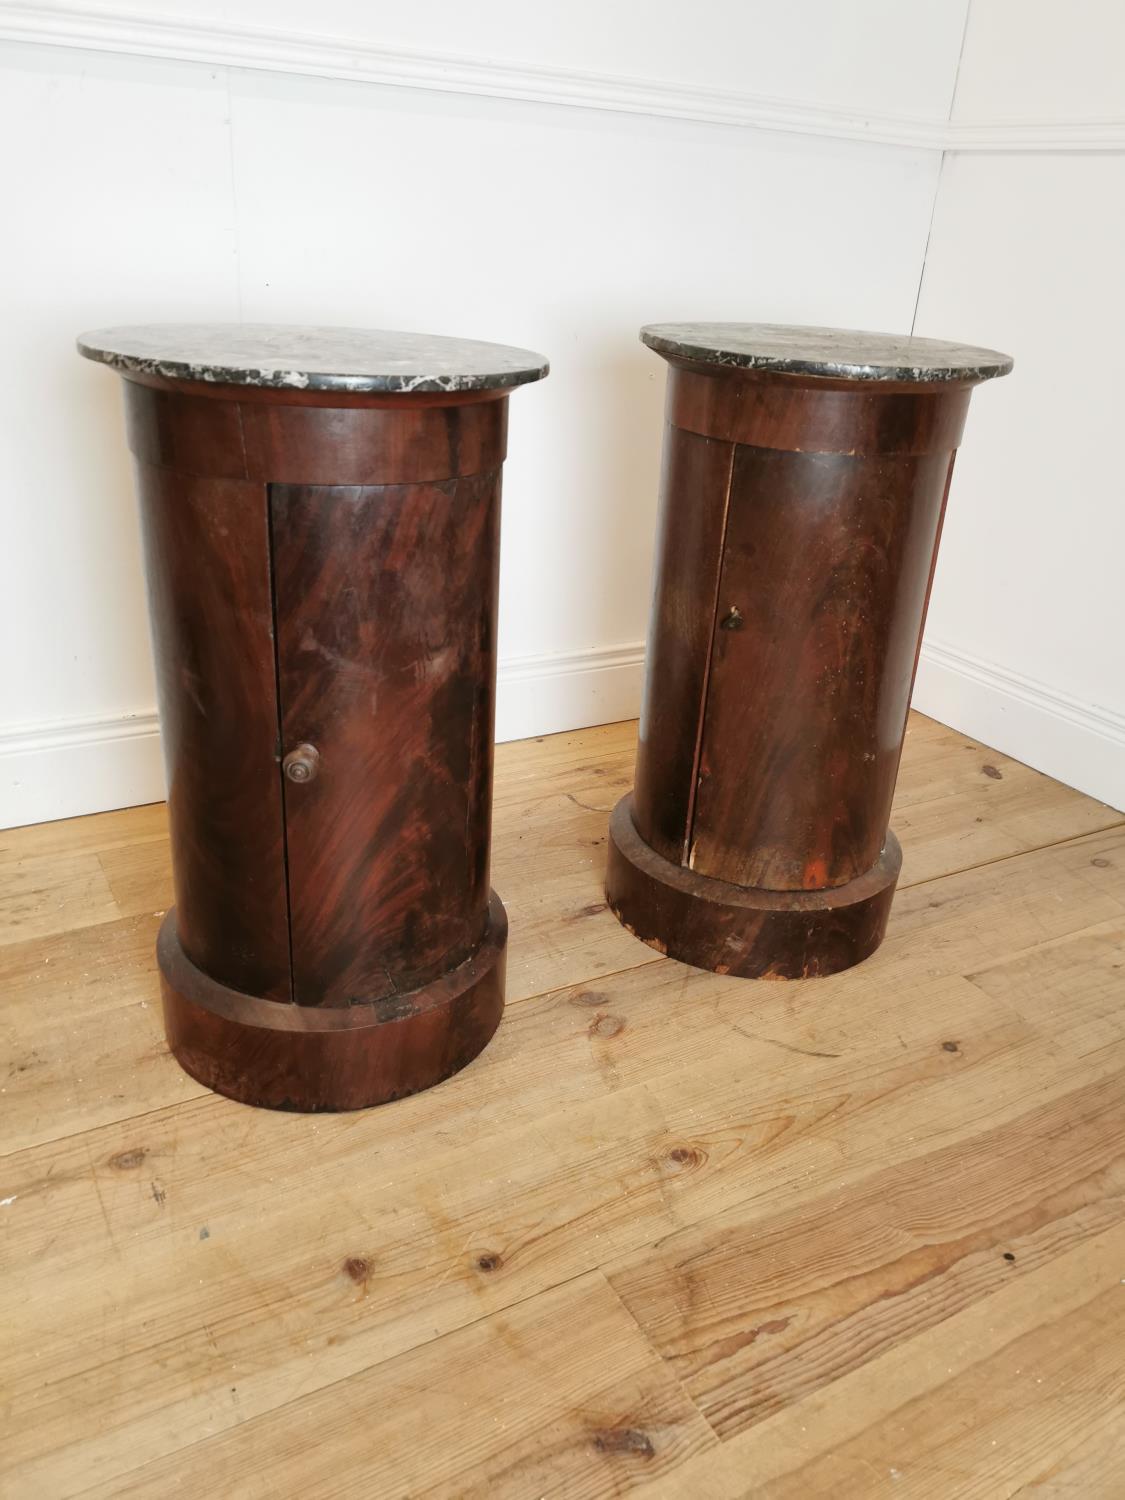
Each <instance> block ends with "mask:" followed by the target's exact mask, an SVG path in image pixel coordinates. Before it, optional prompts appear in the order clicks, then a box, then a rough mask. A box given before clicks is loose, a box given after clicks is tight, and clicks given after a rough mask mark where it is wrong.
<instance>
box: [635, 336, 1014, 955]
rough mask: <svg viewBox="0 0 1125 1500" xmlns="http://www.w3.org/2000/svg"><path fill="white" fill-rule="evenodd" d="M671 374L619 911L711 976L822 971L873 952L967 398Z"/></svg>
mask: <svg viewBox="0 0 1125 1500" xmlns="http://www.w3.org/2000/svg"><path fill="white" fill-rule="evenodd" d="M665 357H666V358H668V359H669V364H670V369H669V377H668V393H667V413H666V415H667V427H666V429H665V442H664V467H663V475H662V480H661V501H660V521H659V532H658V537H657V548H656V554H657V555H656V564H655V570H656V581H655V592H654V599H653V609H652V619H651V624H650V629H649V643H648V659H647V671H646V682H645V701H644V707H643V710H642V716H641V727H640V739H639V745H638V752H637V769H636V783H635V787H634V790H633V792H632V794H631V795H630V796H627V797H625V798H624V799H622V801H621V803H619V805H618V807H617V809H616V810H615V812H614V815H613V820H612V823H611V829H610V854H609V868H608V874H607V895H608V899H609V903H610V906H611V907H612V909H613V911H614V912H615V913H616V914H617V916H618V918H619V919H620V920H621V922H623V923H624V924H625V926H627V927H628V928H629V929H630V930H631V931H633V932H634V933H635V934H636V936H637V937H639V938H640V939H641V940H642V941H644V942H646V943H649V944H650V945H651V946H653V947H655V948H657V949H659V950H660V951H661V952H665V953H668V954H669V955H671V956H672V957H674V958H679V959H682V960H683V961H685V962H687V963H692V964H696V965H697V966H699V967H701V968H706V969H712V970H714V971H716V972H718V973H724V974H725V973H730V974H737V975H742V976H745V977H752V978H786V979H789V978H801V977H806V976H812V975H818V974H830V973H834V972H836V971H837V970H840V969H845V968H848V967H850V966H851V965H852V964H855V963H858V962H859V961H860V960H861V959H863V958H865V957H867V956H868V955H869V954H870V953H872V952H873V951H874V950H875V949H876V948H877V947H878V946H879V943H880V942H881V941H882V939H883V934H884V931H885V928H886V924H887V917H888V914H889V911H890V906H891V898H892V896H893V894H894V888H895V882H896V880H897V878H898V872H899V866H900V862H901V853H900V850H899V846H898V843H897V841H896V840H895V837H894V835H893V834H892V833H891V832H890V831H889V828H888V820H889V817H890V809H891V799H892V797H893V794H894V787H895V779H896V776H897V774H898V763H899V757H900V754H901V750H902V741H903V737H904V734H905V730H906V718H907V711H908V709H909V705H910V694H911V689H912V687H913V682H914V674H915V670H916V667H917V661H918V651H919V648H920V644H921V637H922V628H923V624H924V620H925V613H926V606H927V603H928V599H929V591H930V585H931V582H932V579H933V570H934V564H935V561H936V557H937V547H938V540H939V537H940V533H941V524H942V518H943V515H944V511H945V504H946V497H947V495H948V492H949V484H950V478H951V475H952V471H953V461H954V456H955V452H956V448H957V444H958V442H959V441H960V436H961V430H962V426H963V423H964V419H965V413H966V410H967V408H968V403H969V396H970V387H971V384H972V383H973V381H972V379H970V378H966V379H963V380H950V379H944V380H941V381H938V380H932V381H930V382H928V383H927V382H926V381H925V380H924V379H922V380H919V381H917V382H907V381H902V380H888V381H882V380H879V381H875V380H872V379H866V380H863V379H845V378H841V377H832V378H826V377H822V376H817V375H811V374H790V373H782V372H780V371H776V370H770V369H741V368H732V367H730V366H724V365H720V364H710V363H703V362H701V361H699V360H697V359H687V358H680V357H677V356H675V355H669V354H666V355H665ZM1001 358H1002V357H1001ZM978 378H980V377H978Z"/></svg>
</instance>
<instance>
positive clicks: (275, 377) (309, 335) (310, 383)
mask: <svg viewBox="0 0 1125 1500" xmlns="http://www.w3.org/2000/svg"><path fill="white" fill-rule="evenodd" d="M78 352H79V353H80V354H83V355H85V356H86V358H87V359H93V360H98V361H100V362H101V363H102V364H106V365H110V366H111V367H112V368H113V369H115V370H121V371H122V372H123V373H125V374H128V373H130V372H132V373H135V374H139V375H160V376H164V377H165V378H167V379H170V380H200V381H206V382H208V383H209V384H214V385H252V386H268V387H272V388H274V389H290V390H302V391H304V390H308V391H354V392H364V391H371V392H374V391H387V392H400V393H402V394H407V393H409V392H411V391H485V390H503V389H507V388H509V387H511V386H517V385H524V384H526V383H527V382H528V381H531V380H541V379H542V378H543V376H544V375H546V373H547V370H548V368H549V366H548V364H547V361H546V360H545V359H544V358H543V356H542V355H541V354H533V353H532V352H531V350H529V349H512V348H509V347H508V346H507V345H505V344H485V343H480V342H478V341H477V340H474V339H454V338H442V337H440V336H438V335H435V334H426V333H395V332H390V331H387V330H384V329H378V328H314V327H304V326H299V325H287V324H280V323H151V324H142V325H139V326H136V327H129V328H99V329H97V330H96V331H95V332H93V333H84V334H81V335H80V336H79V339H78Z"/></svg>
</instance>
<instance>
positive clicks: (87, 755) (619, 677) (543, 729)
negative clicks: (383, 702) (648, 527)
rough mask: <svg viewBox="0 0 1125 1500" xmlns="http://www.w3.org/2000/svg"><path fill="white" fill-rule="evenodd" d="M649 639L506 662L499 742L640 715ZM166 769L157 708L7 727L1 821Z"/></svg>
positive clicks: (89, 798) (78, 811) (57, 809)
mask: <svg viewBox="0 0 1125 1500" xmlns="http://www.w3.org/2000/svg"><path fill="white" fill-rule="evenodd" d="M643 662H644V646H643V645H642V644H635V645H629V646H610V647H603V648H600V649H598V650H594V651H578V652H571V653H569V654H564V655H551V656H528V657H515V658H512V659H510V660H508V661H504V662H501V663H500V670H499V683H498V691H497V709H496V738H497V739H498V740H518V739H526V738H528V737H530V736H531V735H535V734H554V733H556V732H557V731H559V730H564V729H581V728H584V727H585V726H587V725H590V724H609V723H612V722H613V721H615V720H617V719H632V718H636V716H637V714H638V713H639V711H640V701H641V671H642V665H643ZM163 796H164V766H163V762H162V760H161V755H160V729H159V725H158V723H157V717H156V714H155V712H153V711H149V712H144V713H135V714H125V715H122V716H121V717H120V718H112V719H82V720H71V721H66V722H55V723H51V724H35V725H25V726H23V727H22V728H19V729H15V730H12V731H8V732H0V828H17V827H20V826H21V825H22V824H25V823H47V822H51V821H52V820H54V819H56V818H74V817H80V816H82V815H83V814H85V813H95V812H106V811H108V810H109V809H110V808H115V807H136V806H139V805H140V804H141V803H144V802H159V801H160V800H161V798H162V797H163Z"/></svg>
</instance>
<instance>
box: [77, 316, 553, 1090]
mask: <svg viewBox="0 0 1125 1500" xmlns="http://www.w3.org/2000/svg"><path fill="white" fill-rule="evenodd" d="M79 350H80V352H81V353H82V354H84V355H85V356H86V357H87V358H90V359H94V360H99V361H101V362H103V363H105V364H107V365H110V366H112V367H113V368H114V369H116V370H118V371H119V372H120V373H121V374H122V375H123V376H124V377H125V393H126V417H127V425H128V436H129V445H130V447H131V449H132V451H133V456H134V460H135V465H136V474H137V487H138V492H139V496H140V505H141V515H142V530H143V537H144V550H145V566H146V573H147V584H148V595H149V608H150V613H151V619H152V628H153V638H154V645H155V654H156V665H157V678H158V688H159V697H160V714H161V732H162V737H163V741H164V751H165V759H166V763H167V772H168V806H169V817H170V823H171V838H172V861H173V870H174V883H175V907H174V909H173V910H171V911H169V913H168V915H167V917H166V919H165V921H164V925H163V927H162V929H161V932H160V936H159V939H158V944H157V954H158V960H159V966H160V971H161V977H162V987H163V995H164V1018H165V1026H166V1030H167V1035H168V1040H169V1044H170V1046H171V1049H172V1051H173V1053H174V1054H175V1056H176V1057H177V1058H178V1060H179V1062H180V1063H181V1065H182V1066H183V1067H184V1068H185V1069H186V1070H187V1071H188V1072H189V1073H191V1074H192V1075H193V1076H194V1077H195V1078H197V1079H199V1080H200V1081H201V1082H203V1083H205V1084H207V1085H208V1086H209V1087H211V1088H213V1089H216V1090H217V1091H218V1092H220V1093H223V1094H228V1095H230V1096H231V1097H232V1098H235V1099H239V1100H243V1101H245V1102H247V1103H252V1104H259V1105H267V1106H271V1107H273V1108H278V1109H296V1110H324V1109H354V1108H359V1107H361V1106H364V1105H370V1104H379V1103H382V1102H384V1101H385V1100H388V1099H394V1098H397V1097H399V1096H401V1095H404V1094H409V1093H413V1092H416V1091H417V1090H419V1089H424V1088H428V1087H429V1086H430V1085H431V1084H435V1083H437V1082H439V1081H440V1080H441V1079H443V1078H446V1077H448V1075H449V1074H451V1073H454V1072H456V1071H457V1069H459V1068H461V1067H464V1066H465V1064H466V1063H468V1062H470V1061H471V1060H472V1058H474V1057H475V1056H476V1055H477V1053H478V1052H480V1050H481V1049H482V1048H483V1047H484V1046H485V1044H486V1043H487V1042H488V1040H489V1038H490V1037H491V1035H492V1033H493V1032H494V1031H495V1029H496V1026H497V1024H498V1023H499V1020H500V1014H501V1011H502V1008H503V990H504V950H505V943H506V939H507V921H506V918H505V915H504V908H503V906H502V905H501V903H500V901H499V899H498V897H497V896H496V895H495V893H494V892H492V891H491V890H490V887H489V849H490V817H491V799H492V759H493V755H492V743H493V741H492V736H493V705H494V689H495V676H496V590H497V563H498V555H499V523H500V471H501V466H502V464H503V460H504V450H505V435H506V424H507V405H508V403H507V396H508V393H509V391H510V389H511V388H512V387H513V386H517V385H521V384H523V383H525V382H527V381H532V380H538V379H539V378H541V377H542V376H543V375H545V374H546V371H547V365H546V362H545V361H544V360H543V359H542V358H541V357H540V356H539V355H536V354H532V353H529V352H528V351H527V350H522V349H509V348H504V347H501V346H498V345H495V344H481V343H472V342H467V341H463V340H456V339H440V338H429V337H424V336H421V335H412V334H396V333H378V332H368V331H361V330H349V329H328V328H326V329H307V328H284V327H274V326H254V325H232V326H213V327H207V326H177V325H170V326H159V327H156V326H154V327H143V328H115V329H106V330H101V331H99V332H97V333H90V334H85V335H83V336H82V338H81V339H80V340H79Z"/></svg>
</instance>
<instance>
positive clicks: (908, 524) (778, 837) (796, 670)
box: [690, 446, 953, 890]
mask: <svg viewBox="0 0 1125 1500" xmlns="http://www.w3.org/2000/svg"><path fill="white" fill-rule="evenodd" d="M952 461H953V455H952V453H951V452H943V453H925V454H902V453H894V454H874V455H871V456H870V457H852V456H851V455H848V454H843V453H800V452H787V451H782V450H777V449H771V448H750V447H741V446H740V447H738V448H737V449H736V451H735V460H734V473H733V478H732V481H731V492H730V506H729V515H728V520H727V530H726V539H725V545H724V550H723V564H722V573H721V575H720V579H719V596H718V611H717V615H718V620H717V628H716V630H715V633H714V641H713V645H712V652H711V671H710V676H709V679H708V686H707V702H706V706H705V709H704V718H703V733H702V739H701V744H700V757H699V786H698V791H697V794H696V803H695V821H694V824H693V827H692V835H691V860H690V862H691V867H692V868H693V869H694V870H696V871H698V872H699V874H701V875H710V876H715V877H717V878H718V879H720V880H728V881H731V882H732V883H734V884H736V885H743V886H762V887H765V888H767V889H773V890H802V889H805V890H809V889H819V888H821V887H824V886H834V885H842V884H843V883H844V882H845V881H848V880H854V879H855V878H856V877H857V876H859V875H862V874H863V873H864V871H866V870H869V869H870V868H871V867H872V865H874V863H875V862H876V860H877V859H878V858H879V851H880V849H881V848H882V845H883V840H884V838H885V837H886V831H887V822H888V819H889V817H890V811H891V798H892V796H893V794H894V787H895V775H896V773H897V770H898V759H899V753H900V749H901V746H902V737H903V732H904V730H905V726H906V714H907V709H908V708H909V704H910V688H911V683H912V681H913V676H914V666H915V662H916V660H917V654H918V639H919V635H920V632H921V622H922V618H923V613H924V609H925V602H926V595H927V590H928V586H929V580H930V576H931V568H932V561H933V556H934V549H935V547H936V544H937V530H938V525H939V522H940V518H941V514H942V506H943V503H944V498H945V494H946V491H947V489H948V482H949V474H950V470H951V466H952Z"/></svg>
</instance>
